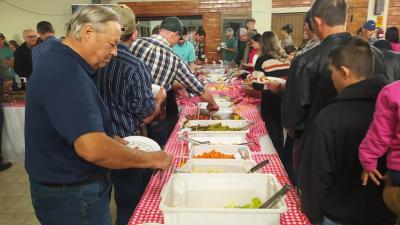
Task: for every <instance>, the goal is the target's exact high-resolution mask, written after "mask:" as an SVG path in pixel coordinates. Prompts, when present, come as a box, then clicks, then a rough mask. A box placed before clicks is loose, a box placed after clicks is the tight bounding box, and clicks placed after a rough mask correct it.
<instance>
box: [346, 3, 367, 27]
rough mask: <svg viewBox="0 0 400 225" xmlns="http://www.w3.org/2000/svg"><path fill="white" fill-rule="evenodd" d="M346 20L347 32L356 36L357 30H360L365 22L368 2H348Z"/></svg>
mask: <svg viewBox="0 0 400 225" xmlns="http://www.w3.org/2000/svg"><path fill="white" fill-rule="evenodd" d="M347 6H348V11H347V12H348V18H347V27H346V29H347V31H348V32H350V33H352V34H356V33H357V29H358V28H360V27H361V26H362V25H363V24H364V22H365V21H366V20H367V16H368V0H348V1H347Z"/></svg>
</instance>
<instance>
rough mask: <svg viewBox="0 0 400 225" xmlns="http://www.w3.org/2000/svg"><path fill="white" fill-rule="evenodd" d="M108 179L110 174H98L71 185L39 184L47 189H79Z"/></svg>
mask: <svg viewBox="0 0 400 225" xmlns="http://www.w3.org/2000/svg"><path fill="white" fill-rule="evenodd" d="M108 177H110V173H106V174H96V175H93V176H90V177H89V178H87V179H86V180H82V181H78V182H74V183H69V184H58V183H47V182H39V184H41V185H43V186H46V187H54V188H64V187H79V186H84V185H88V184H92V183H95V182H99V181H103V180H106V178H108Z"/></svg>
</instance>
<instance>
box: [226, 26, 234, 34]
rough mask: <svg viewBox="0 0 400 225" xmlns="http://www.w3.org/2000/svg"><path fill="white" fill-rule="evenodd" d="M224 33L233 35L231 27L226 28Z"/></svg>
mask: <svg viewBox="0 0 400 225" xmlns="http://www.w3.org/2000/svg"><path fill="white" fill-rule="evenodd" d="M225 31H226V32H229V33H233V29H232V28H231V27H228V28H226V30H225Z"/></svg>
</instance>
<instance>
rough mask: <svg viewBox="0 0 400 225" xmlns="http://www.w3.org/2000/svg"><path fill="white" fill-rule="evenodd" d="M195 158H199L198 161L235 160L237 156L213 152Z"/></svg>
mask: <svg viewBox="0 0 400 225" xmlns="http://www.w3.org/2000/svg"><path fill="white" fill-rule="evenodd" d="M193 158H198V159H235V156H234V155H233V154H224V153H221V152H217V151H215V150H212V151H211V152H204V153H203V154H200V155H195V156H193Z"/></svg>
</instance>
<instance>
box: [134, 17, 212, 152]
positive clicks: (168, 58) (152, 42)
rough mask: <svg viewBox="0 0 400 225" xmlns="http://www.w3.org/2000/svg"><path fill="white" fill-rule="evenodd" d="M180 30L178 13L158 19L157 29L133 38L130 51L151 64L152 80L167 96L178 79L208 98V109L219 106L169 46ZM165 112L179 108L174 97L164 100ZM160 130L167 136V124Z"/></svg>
mask: <svg viewBox="0 0 400 225" xmlns="http://www.w3.org/2000/svg"><path fill="white" fill-rule="evenodd" d="M182 34H183V25H182V22H181V21H180V20H179V19H178V18H177V17H167V18H165V19H164V20H163V21H162V23H161V27H160V33H159V34H158V35H157V34H155V35H152V36H151V37H149V38H140V39H138V40H136V42H134V43H133V45H132V52H133V54H134V55H135V56H137V57H138V58H140V59H142V60H143V61H144V63H145V64H146V65H147V66H148V67H149V68H150V72H151V75H152V78H153V83H154V84H157V85H160V86H163V87H164V88H165V89H166V90H167V91H168V93H167V98H169V97H168V95H169V96H173V95H174V92H173V90H172V87H173V84H174V82H178V83H180V84H182V85H183V86H184V87H186V89H187V90H188V91H189V92H191V93H193V94H195V95H198V96H200V98H201V99H202V100H203V101H206V102H208V106H207V108H208V110H210V111H215V110H218V105H217V104H216V102H215V101H214V98H213V97H212V95H211V94H210V93H209V92H208V91H206V90H205V87H204V84H203V83H202V82H201V81H199V80H198V79H197V78H196V77H195V75H194V74H193V73H192V72H191V71H190V69H189V67H188V66H187V65H186V64H185V63H184V62H183V60H182V59H180V58H179V56H177V55H175V54H174V53H173V51H172V49H171V47H173V46H174V45H175V44H177V43H178V40H179V39H180V38H181V35H182ZM172 103H174V104H172ZM168 113H169V114H175V116H177V114H178V109H177V105H176V102H175V101H174V102H171V104H167V114H168ZM161 130H162V131H161V132H160V133H159V135H167V136H169V133H167V132H166V131H167V128H165V127H164V128H163V127H162V128H161ZM149 132H150V131H149ZM163 139H164V140H158V142H159V144H160V145H164V144H165V142H166V138H163Z"/></svg>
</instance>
